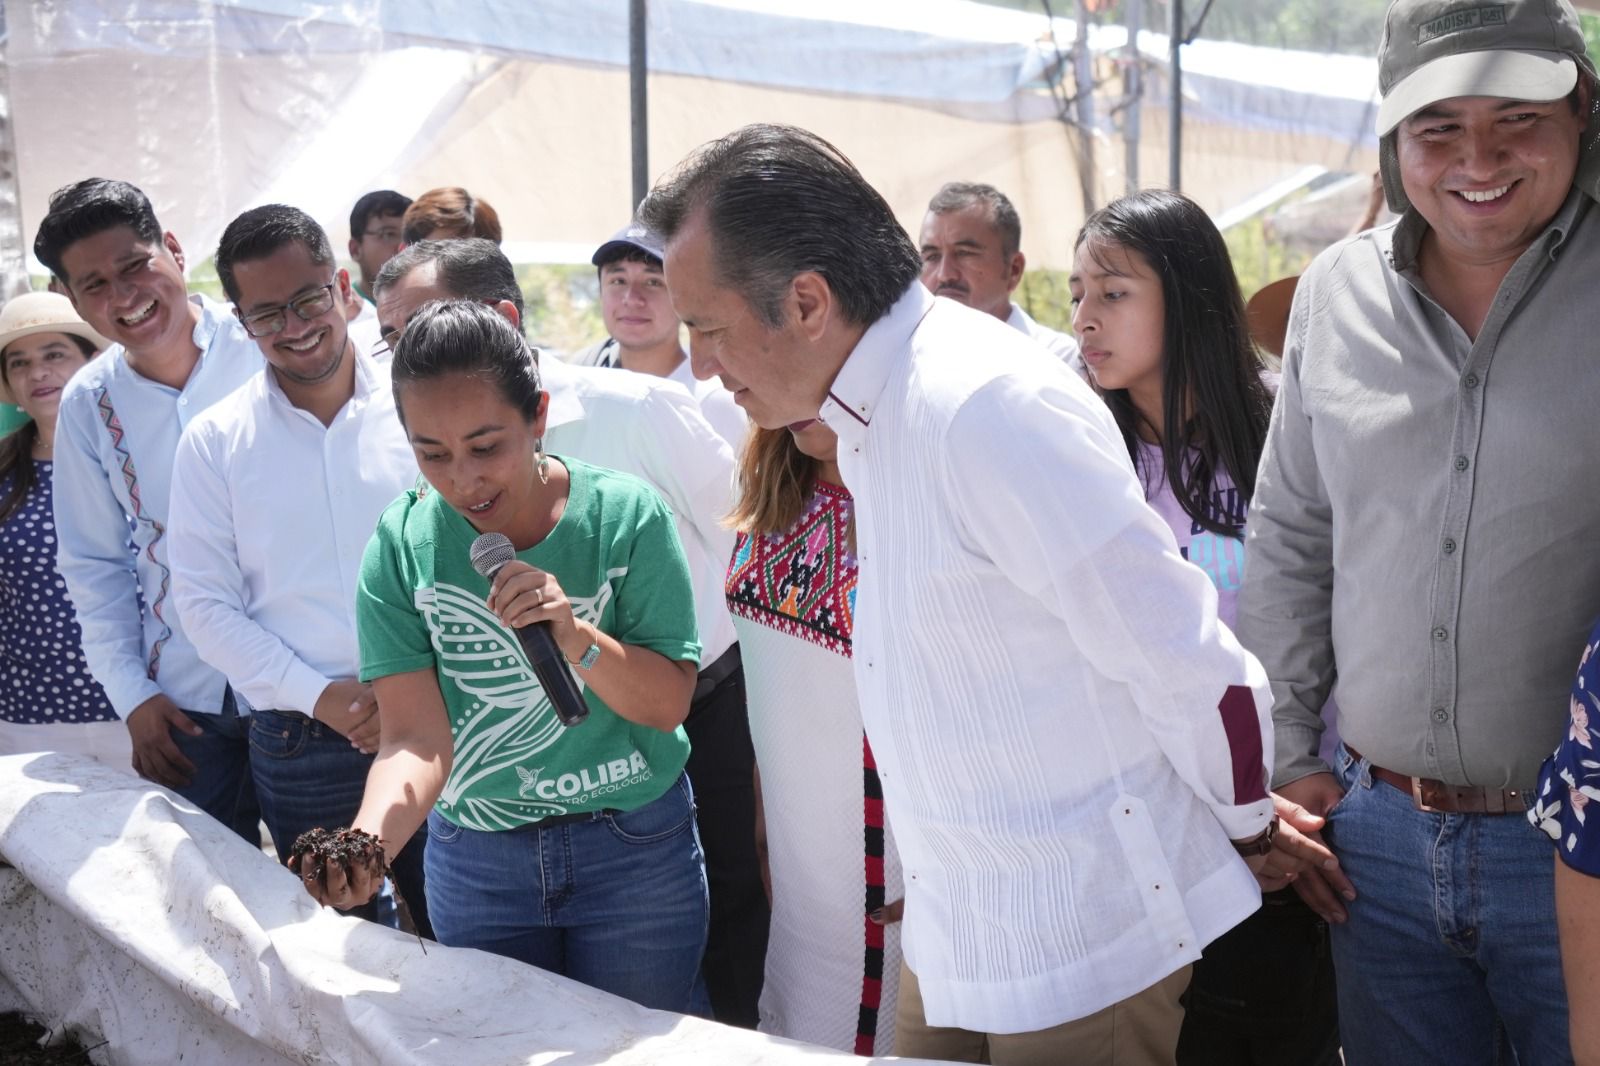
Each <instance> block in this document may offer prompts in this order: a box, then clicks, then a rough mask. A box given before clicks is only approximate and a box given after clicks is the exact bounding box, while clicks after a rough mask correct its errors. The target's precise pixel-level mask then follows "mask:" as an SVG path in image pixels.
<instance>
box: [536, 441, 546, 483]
mask: <svg viewBox="0 0 1600 1066" xmlns="http://www.w3.org/2000/svg"><path fill="white" fill-rule="evenodd" d="M533 454H534V456H535V457H536V458H535V462H534V464H533V468H534V470H536V471H537V472H538V474H539V484H541V485H548V484H550V457H549V456H548V455H546V454H545V453H544V438H543V437H540V438H539V439H538V440H537V441H534V444H533Z"/></svg>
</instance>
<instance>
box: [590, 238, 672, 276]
mask: <svg viewBox="0 0 1600 1066" xmlns="http://www.w3.org/2000/svg"><path fill="white" fill-rule="evenodd" d="M612 263H643V264H644V265H645V266H647V267H655V268H656V269H658V270H659V269H660V268H661V257H660V256H657V255H652V254H651V253H650V252H647V251H645V250H644V249H643V248H640V247H639V246H638V245H634V244H623V243H621V242H620V241H618V242H617V243H615V244H613V245H612V247H611V250H610V251H609V252H607V253H606V254H605V255H603V256H601V257H600V261H599V262H598V263H596V264H595V265H594V268H595V269H596V270H605V268H606V267H608V266H610V265H611V264H612Z"/></svg>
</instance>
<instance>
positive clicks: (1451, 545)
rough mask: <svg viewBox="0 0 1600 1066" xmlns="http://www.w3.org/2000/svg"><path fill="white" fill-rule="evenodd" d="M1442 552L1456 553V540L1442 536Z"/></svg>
mask: <svg viewBox="0 0 1600 1066" xmlns="http://www.w3.org/2000/svg"><path fill="white" fill-rule="evenodd" d="M1444 553H1445V554H1446V555H1454V554H1455V553H1456V542H1455V541H1454V540H1451V539H1450V538H1449V537H1446V538H1444Z"/></svg>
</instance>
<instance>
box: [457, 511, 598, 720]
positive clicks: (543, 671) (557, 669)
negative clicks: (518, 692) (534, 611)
mask: <svg viewBox="0 0 1600 1066" xmlns="http://www.w3.org/2000/svg"><path fill="white" fill-rule="evenodd" d="M516 557H517V550H516V549H515V548H513V547H512V546H511V540H510V538H509V537H507V536H506V535H505V534H504V533H485V534H483V535H482V536H480V537H478V539H477V540H475V541H473V542H472V550H471V559H472V568H473V569H474V570H476V571H477V572H478V573H479V574H480V575H482V576H483V577H484V578H485V579H487V580H488V581H491V582H492V581H493V580H494V575H496V574H498V573H499V572H500V568H501V567H502V566H505V565H506V564H507V563H509V562H511V561H512V560H513V559H515V558H516ZM511 631H512V632H513V633H515V634H516V635H517V641H518V642H519V643H520V644H521V645H522V654H523V655H525V656H527V659H528V665H529V666H531V667H532V668H533V676H534V677H536V678H538V679H539V687H540V688H542V689H544V694H545V695H546V696H549V697H550V706H552V707H554V708H555V712H556V717H557V718H559V719H561V724H562V725H564V726H569V727H570V726H575V725H577V724H578V723H579V722H582V721H583V720H584V719H585V718H587V717H589V705H588V704H587V703H585V702H584V700H583V693H582V692H581V691H580V690H579V688H578V681H577V679H576V678H574V677H573V676H572V668H571V667H570V666H568V665H567V659H566V656H564V655H562V654H561V649H560V648H558V647H556V638H555V637H553V636H551V635H550V623H549V622H535V623H534V624H533V625H531V626H512V627H511Z"/></svg>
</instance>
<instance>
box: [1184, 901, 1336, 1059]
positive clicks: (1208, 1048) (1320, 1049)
mask: <svg viewBox="0 0 1600 1066" xmlns="http://www.w3.org/2000/svg"><path fill="white" fill-rule="evenodd" d="M1183 1003H1184V1008H1185V1013H1184V1018H1183V1030H1182V1032H1181V1033H1180V1034H1179V1036H1178V1066H1338V1064H1339V1062H1340V1058H1339V1009H1338V1001H1337V999H1336V998H1335V994H1334V984H1333V956H1332V954H1331V953H1330V952H1329V949H1328V925H1327V923H1326V922H1324V921H1323V920H1322V919H1321V918H1319V917H1317V915H1316V912H1314V911H1313V910H1312V909H1311V908H1310V907H1307V906H1306V905H1305V903H1303V902H1302V901H1301V899H1300V897H1299V896H1298V895H1296V894H1295V891H1294V889H1293V888H1285V889H1282V890H1280V891H1277V892H1269V893H1267V894H1266V895H1265V896H1264V897H1263V898H1262V901H1261V909H1260V910H1258V911H1256V912H1255V913H1254V914H1252V915H1251V916H1250V917H1249V918H1246V919H1245V920H1244V921H1243V922H1242V923H1240V924H1239V925H1237V926H1235V927H1234V928H1232V929H1230V930H1228V932H1226V933H1224V934H1223V935H1222V936H1221V937H1219V938H1218V939H1217V940H1215V941H1213V942H1212V943H1211V944H1210V945H1209V946H1208V947H1207V948H1206V950H1205V952H1204V954H1203V955H1202V956H1201V959H1200V961H1199V962H1197V963H1195V964H1194V978H1193V979H1192V980H1191V981H1190V982H1189V991H1188V992H1187V993H1186V994H1185V995H1184V998H1183Z"/></svg>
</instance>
